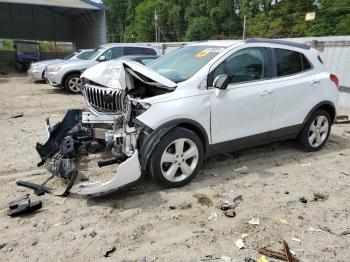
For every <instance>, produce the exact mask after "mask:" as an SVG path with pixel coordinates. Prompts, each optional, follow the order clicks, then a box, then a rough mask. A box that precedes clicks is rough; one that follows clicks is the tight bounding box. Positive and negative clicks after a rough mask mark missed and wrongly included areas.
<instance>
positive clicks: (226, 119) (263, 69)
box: [208, 47, 274, 151]
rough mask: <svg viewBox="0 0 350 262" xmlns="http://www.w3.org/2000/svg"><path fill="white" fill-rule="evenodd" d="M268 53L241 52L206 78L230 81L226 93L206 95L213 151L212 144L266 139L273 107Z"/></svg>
mask: <svg viewBox="0 0 350 262" xmlns="http://www.w3.org/2000/svg"><path fill="white" fill-rule="evenodd" d="M268 52H269V51H268V49H267V48H260V47H252V48H246V49H241V50H239V51H237V52H235V53H233V54H232V55H231V56H230V57H228V58H227V59H226V60H225V61H224V62H223V63H221V64H220V65H219V66H218V67H217V68H216V69H215V70H214V71H212V73H211V74H210V75H209V78H208V79H215V77H216V76H218V75H221V74H227V75H228V77H229V80H230V83H229V85H228V87H227V89H226V90H219V89H217V90H216V91H215V92H213V93H211V94H210V95H211V98H210V101H211V138H212V143H213V144H214V151H215V144H216V145H217V146H220V145H222V146H229V145H230V143H229V141H232V140H235V141H236V142H237V143H240V142H242V143H246V142H248V143H249V144H254V143H255V142H257V140H265V139H267V137H268V132H269V131H270V124H271V114H272V109H273V103H274V94H273V88H272V81H273V80H271V79H270V72H269V70H270V69H269V67H268V65H269V63H268ZM210 81H212V80H209V83H208V85H209V86H211V85H212V83H210ZM245 140H248V141H245ZM235 141H233V142H235ZM232 149H234V148H232Z"/></svg>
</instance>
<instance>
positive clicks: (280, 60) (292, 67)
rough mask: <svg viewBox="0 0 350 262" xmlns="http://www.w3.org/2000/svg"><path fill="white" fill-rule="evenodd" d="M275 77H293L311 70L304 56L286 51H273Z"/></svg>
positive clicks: (278, 49) (277, 49)
mask: <svg viewBox="0 0 350 262" xmlns="http://www.w3.org/2000/svg"><path fill="white" fill-rule="evenodd" d="M275 57H276V64H277V76H288V75H294V74H297V73H300V72H303V71H306V70H309V69H311V68H312V66H311V64H310V62H309V60H308V59H307V58H306V57H305V55H304V54H302V53H299V52H296V51H292V50H287V49H280V48H276V49H275Z"/></svg>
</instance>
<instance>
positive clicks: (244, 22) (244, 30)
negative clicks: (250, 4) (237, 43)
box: [243, 15, 247, 40]
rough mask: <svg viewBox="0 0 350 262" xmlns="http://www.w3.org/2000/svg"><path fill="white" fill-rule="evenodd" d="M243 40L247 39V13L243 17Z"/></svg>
mask: <svg viewBox="0 0 350 262" xmlns="http://www.w3.org/2000/svg"><path fill="white" fill-rule="evenodd" d="M243 19H244V20H243V40H245V32H246V28H245V27H246V25H245V24H246V19H247V17H246V15H244V17H243Z"/></svg>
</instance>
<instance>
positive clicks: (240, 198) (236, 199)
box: [232, 195, 243, 207]
mask: <svg viewBox="0 0 350 262" xmlns="http://www.w3.org/2000/svg"><path fill="white" fill-rule="evenodd" d="M232 202H233V203H234V204H235V207H238V205H239V204H240V203H241V202H243V197H242V195H239V196H237V197H235V198H234V199H233V200H232Z"/></svg>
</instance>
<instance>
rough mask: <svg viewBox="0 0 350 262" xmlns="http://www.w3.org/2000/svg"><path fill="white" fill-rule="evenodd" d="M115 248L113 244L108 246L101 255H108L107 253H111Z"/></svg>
mask: <svg viewBox="0 0 350 262" xmlns="http://www.w3.org/2000/svg"><path fill="white" fill-rule="evenodd" d="M115 250H116V248H115V246H108V247H107V249H106V251H105V252H104V254H103V256H104V257H109V255H110V254H112V253H113V252H114V251H115Z"/></svg>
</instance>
